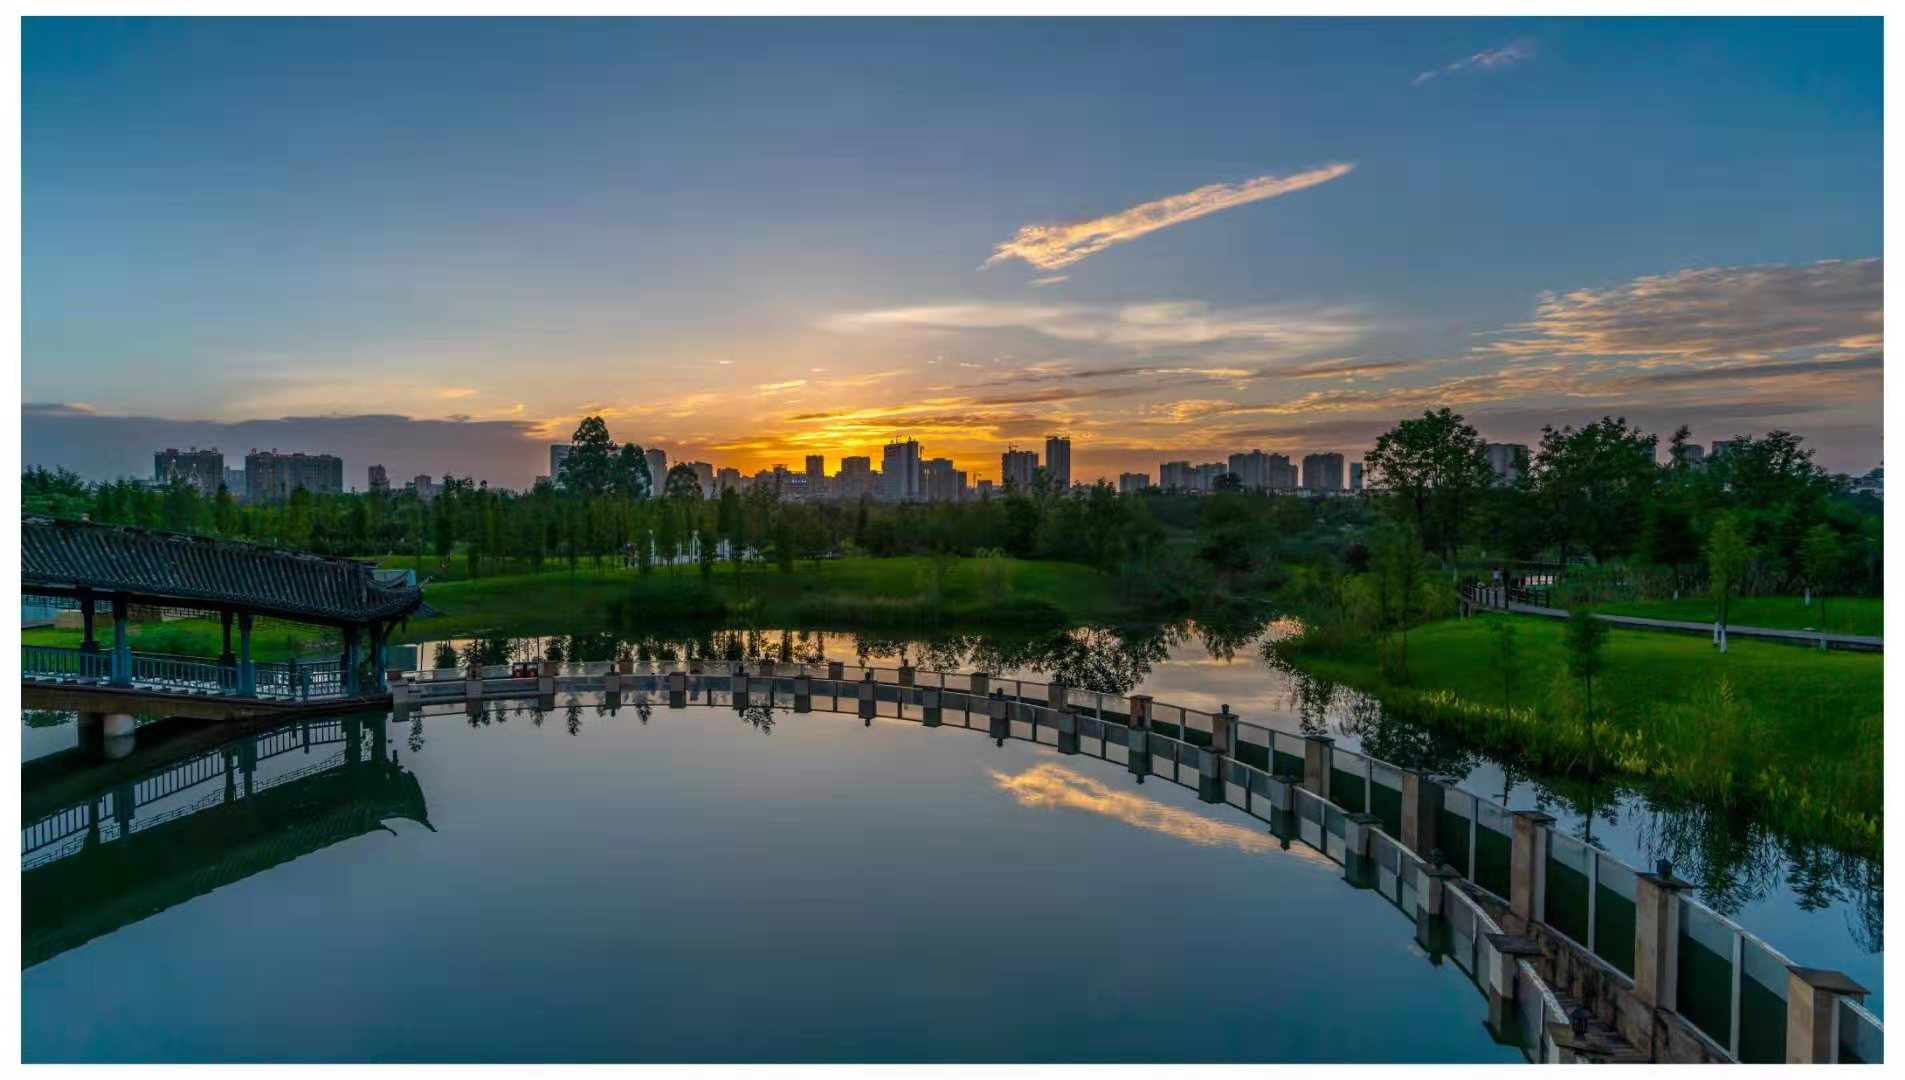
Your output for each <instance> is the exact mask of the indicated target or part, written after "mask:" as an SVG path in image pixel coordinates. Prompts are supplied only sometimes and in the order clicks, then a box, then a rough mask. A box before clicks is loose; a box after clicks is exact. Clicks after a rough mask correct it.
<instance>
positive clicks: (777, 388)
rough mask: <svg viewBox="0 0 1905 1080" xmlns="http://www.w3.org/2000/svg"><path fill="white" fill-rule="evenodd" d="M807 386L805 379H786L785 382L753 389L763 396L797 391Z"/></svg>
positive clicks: (762, 384)
mask: <svg viewBox="0 0 1905 1080" xmlns="http://www.w3.org/2000/svg"><path fill="white" fill-rule="evenodd" d="M806 385H807V380H806V379H788V380H787V381H786V382H770V383H761V384H760V385H758V386H756V387H755V388H754V389H756V390H758V391H760V392H761V393H763V394H781V393H786V392H787V391H789V390H798V389H800V388H801V387H803V386H806Z"/></svg>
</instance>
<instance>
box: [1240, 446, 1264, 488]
mask: <svg viewBox="0 0 1905 1080" xmlns="http://www.w3.org/2000/svg"><path fill="white" fill-rule="evenodd" d="M1230 471H1231V472H1233V473H1235V474H1237V482H1238V483H1239V484H1241V485H1242V486H1243V489H1244V490H1245V491H1262V490H1264V489H1265V488H1268V487H1269V486H1270V455H1269V454H1266V453H1264V452H1263V451H1261V450H1252V451H1250V452H1249V453H1247V454H1232V455H1230Z"/></svg>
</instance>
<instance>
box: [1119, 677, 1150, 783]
mask: <svg viewBox="0 0 1905 1080" xmlns="http://www.w3.org/2000/svg"><path fill="white" fill-rule="evenodd" d="M1128 719H1129V720H1130V721H1131V723H1130V725H1129V731H1128V734H1127V735H1126V736H1125V768H1126V769H1127V770H1129V771H1130V772H1131V774H1132V775H1134V776H1136V777H1137V778H1138V782H1139V783H1143V782H1144V778H1145V777H1146V776H1148V775H1150V773H1151V695H1150V694H1132V695H1131V705H1130V716H1129V717H1128Z"/></svg>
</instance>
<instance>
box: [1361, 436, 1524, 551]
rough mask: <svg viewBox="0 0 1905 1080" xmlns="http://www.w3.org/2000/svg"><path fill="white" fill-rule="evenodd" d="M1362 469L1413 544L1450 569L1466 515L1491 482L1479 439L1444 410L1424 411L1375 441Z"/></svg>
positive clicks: (1485, 452) (1483, 445)
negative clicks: (1410, 532)
mask: <svg viewBox="0 0 1905 1080" xmlns="http://www.w3.org/2000/svg"><path fill="white" fill-rule="evenodd" d="M1363 465H1364V468H1365V469H1366V470H1367V483H1368V486H1369V488H1370V489H1371V490H1372V491H1379V492H1382V493H1384V494H1385V495H1386V496H1387V498H1388V502H1389V504H1390V506H1391V508H1392V509H1393V510H1394V512H1396V513H1398V514H1400V515H1402V516H1404V517H1406V518H1407V519H1408V520H1409V521H1410V523H1411V524H1412V525H1413V527H1414V531H1415V535H1416V537H1417V538H1418V540H1419V541H1420V542H1421V543H1422V544H1423V545H1424V546H1425V547H1427V548H1428V549H1429V550H1432V551H1436V552H1439V553H1440V554H1441V556H1442V561H1443V564H1444V565H1449V564H1452V563H1453V562H1454V559H1455V552H1456V549H1457V548H1458V547H1460V546H1461V542H1462V538H1463V537H1464V536H1465V535H1466V534H1467V532H1468V530H1469V528H1470V521H1469V515H1470V512H1471V510H1472V509H1473V508H1474V505H1475V503H1476V501H1477V500H1478V499H1479V498H1480V497H1481V494H1482V493H1483V492H1484V491H1486V490H1487V489H1488V487H1489V485H1491V484H1492V483H1493V482H1494V473H1493V471H1491V470H1490V469H1489V467H1488V450H1487V444H1486V443H1484V442H1483V441H1482V436H1481V434H1480V433H1479V432H1477V431H1476V430H1475V428H1474V427H1473V426H1471V425H1470V424H1468V423H1467V422H1465V421H1464V420H1463V419H1462V417H1461V415H1460V414H1458V413H1456V412H1453V411H1451V410H1449V409H1446V408H1443V409H1437V410H1435V411H1433V412H1425V413H1423V414H1422V417H1421V418H1420V419H1416V420H1404V421H1402V422H1401V423H1399V424H1397V425H1396V426H1395V427H1393V428H1390V429H1389V430H1388V431H1385V432H1383V433H1382V434H1381V435H1380V436H1378V437H1377V438H1376V446H1375V449H1373V450H1371V451H1370V452H1369V453H1367V454H1365V455H1363Z"/></svg>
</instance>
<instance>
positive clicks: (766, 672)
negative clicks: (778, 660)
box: [755, 659, 774, 679]
mask: <svg viewBox="0 0 1905 1080" xmlns="http://www.w3.org/2000/svg"><path fill="white" fill-rule="evenodd" d="M755 674H757V675H759V676H760V677H761V678H763V679H771V678H773V677H774V661H772V660H765V659H764V660H762V661H761V662H760V663H759V664H756V665H755Z"/></svg>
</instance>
